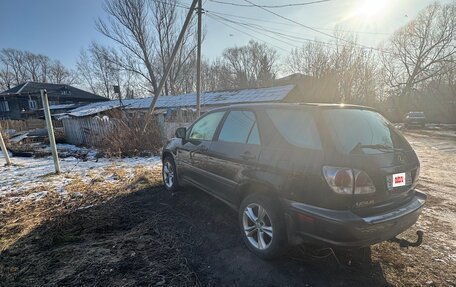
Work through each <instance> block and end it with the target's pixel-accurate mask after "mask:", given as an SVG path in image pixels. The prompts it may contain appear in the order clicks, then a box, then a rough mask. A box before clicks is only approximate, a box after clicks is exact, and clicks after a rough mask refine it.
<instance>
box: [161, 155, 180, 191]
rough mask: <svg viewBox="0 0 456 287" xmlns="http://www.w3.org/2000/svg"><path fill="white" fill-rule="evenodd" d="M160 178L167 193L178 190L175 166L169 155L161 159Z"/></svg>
mask: <svg viewBox="0 0 456 287" xmlns="http://www.w3.org/2000/svg"><path fill="white" fill-rule="evenodd" d="M162 178H163V185H164V186H165V189H166V190H167V191H176V190H177V189H178V188H179V182H178V179H177V170H176V164H175V163H174V159H173V158H172V157H171V156H169V155H168V156H165V157H164V158H163V167H162Z"/></svg>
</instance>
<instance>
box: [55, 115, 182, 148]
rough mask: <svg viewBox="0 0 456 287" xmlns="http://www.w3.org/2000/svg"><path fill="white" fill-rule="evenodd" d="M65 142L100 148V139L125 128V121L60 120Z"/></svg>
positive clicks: (93, 118) (89, 118) (92, 118)
mask: <svg viewBox="0 0 456 287" xmlns="http://www.w3.org/2000/svg"><path fill="white" fill-rule="evenodd" d="M62 122H63V128H64V131H65V140H66V141H67V142H68V143H71V144H74V145H84V146H89V147H97V146H100V143H101V142H102V139H104V138H106V137H107V136H109V134H110V133H111V132H112V131H113V130H119V129H123V128H125V119H112V118H110V119H103V118H100V117H82V118H65V119H63V120H62ZM158 122H159V125H160V127H159V128H160V130H161V134H166V132H165V130H164V129H165V126H164V123H163V116H160V117H159V121H158ZM173 133H174V132H173Z"/></svg>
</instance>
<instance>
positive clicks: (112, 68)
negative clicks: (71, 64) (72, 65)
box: [76, 42, 140, 99]
mask: <svg viewBox="0 0 456 287" xmlns="http://www.w3.org/2000/svg"><path fill="white" fill-rule="evenodd" d="M76 66H77V72H78V76H79V78H80V81H81V83H82V84H83V85H84V86H87V87H88V88H89V89H90V90H91V91H92V92H93V93H94V94H98V95H101V96H104V97H107V98H112V99H114V98H118V97H119V96H118V95H116V94H114V90H113V86H114V85H117V86H119V87H120V89H121V94H123V95H124V96H127V95H128V96H131V95H132V94H134V92H135V91H136V92H139V91H140V90H139V89H138V88H137V86H139V85H140V83H138V81H137V75H136V74H134V73H132V72H131V71H126V70H124V69H123V68H122V65H121V63H120V56H119V55H118V53H117V51H116V50H115V49H113V48H109V47H106V46H103V45H100V44H97V43H95V42H93V43H91V45H90V46H89V47H88V48H87V49H83V50H81V52H80V54H79V58H78V61H77V64H76Z"/></svg>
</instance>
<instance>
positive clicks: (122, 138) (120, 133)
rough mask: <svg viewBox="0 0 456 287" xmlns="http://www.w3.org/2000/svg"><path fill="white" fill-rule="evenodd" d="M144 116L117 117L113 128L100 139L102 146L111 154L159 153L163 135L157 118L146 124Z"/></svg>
mask: <svg viewBox="0 0 456 287" xmlns="http://www.w3.org/2000/svg"><path fill="white" fill-rule="evenodd" d="M144 121H145V119H144V117H132V118H122V119H116V120H115V121H113V122H115V124H114V125H113V128H112V129H111V130H110V131H109V132H108V133H107V134H106V135H103V138H101V139H100V145H99V146H98V148H100V149H101V150H102V151H104V153H105V154H107V155H109V156H127V157H128V156H137V155H145V154H157V153H158V151H159V149H160V148H161V147H162V145H163V137H162V134H161V131H160V126H159V124H158V123H157V121H156V119H155V118H153V119H150V120H149V123H148V124H147V125H146V127H145V126H144Z"/></svg>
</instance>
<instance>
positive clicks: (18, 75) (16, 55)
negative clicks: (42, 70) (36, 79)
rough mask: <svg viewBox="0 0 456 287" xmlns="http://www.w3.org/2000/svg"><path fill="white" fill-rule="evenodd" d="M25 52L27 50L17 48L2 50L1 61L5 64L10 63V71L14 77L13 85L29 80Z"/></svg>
mask: <svg viewBox="0 0 456 287" xmlns="http://www.w3.org/2000/svg"><path fill="white" fill-rule="evenodd" d="M24 54H25V52H23V51H19V50H16V49H2V50H1V56H0V58H1V61H2V63H4V64H5V65H6V63H8V68H9V72H10V75H11V76H12V78H13V80H12V83H13V85H17V84H20V83H23V82H25V81H26V80H27V71H26V69H25V65H24V57H25V56H24Z"/></svg>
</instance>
